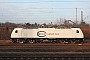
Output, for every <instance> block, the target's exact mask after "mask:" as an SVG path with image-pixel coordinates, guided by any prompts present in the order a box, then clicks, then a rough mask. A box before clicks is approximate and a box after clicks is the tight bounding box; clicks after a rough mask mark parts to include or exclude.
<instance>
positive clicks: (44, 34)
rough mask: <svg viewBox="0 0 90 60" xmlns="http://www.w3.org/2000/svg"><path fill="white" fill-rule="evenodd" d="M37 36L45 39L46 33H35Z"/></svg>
mask: <svg viewBox="0 0 90 60" xmlns="http://www.w3.org/2000/svg"><path fill="white" fill-rule="evenodd" d="M37 36H39V37H45V36H46V32H45V31H39V32H37Z"/></svg>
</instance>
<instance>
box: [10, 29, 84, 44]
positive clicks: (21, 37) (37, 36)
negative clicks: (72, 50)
mask: <svg viewBox="0 0 90 60" xmlns="http://www.w3.org/2000/svg"><path fill="white" fill-rule="evenodd" d="M83 38H84V35H83V32H82V31H81V29H80V28H70V29H56V28H38V29H23V28H15V29H14V30H13V31H12V34H11V39H12V41H13V42H22V43H23V42H42V41H45V40H48V41H50V42H55V41H56V42H61V41H62V42H75V41H79V42H82V41H83Z"/></svg>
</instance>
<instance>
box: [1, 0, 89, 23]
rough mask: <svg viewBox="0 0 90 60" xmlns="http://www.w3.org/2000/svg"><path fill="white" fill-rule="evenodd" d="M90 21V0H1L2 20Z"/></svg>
mask: <svg viewBox="0 0 90 60" xmlns="http://www.w3.org/2000/svg"><path fill="white" fill-rule="evenodd" d="M76 8H77V20H78V22H80V21H81V11H83V19H84V21H85V22H87V23H89V22H90V0H0V22H13V23H28V22H29V23H35V22H37V23H40V24H42V23H49V22H53V23H55V22H57V20H60V19H66V20H72V21H76Z"/></svg>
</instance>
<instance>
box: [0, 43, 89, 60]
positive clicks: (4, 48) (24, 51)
mask: <svg viewBox="0 0 90 60" xmlns="http://www.w3.org/2000/svg"><path fill="white" fill-rule="evenodd" d="M82 59H83V60H90V44H89V43H84V44H60V43H35V44H29V43H28V44H17V43H6V44H5V43H4V44H0V60H82Z"/></svg>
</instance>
